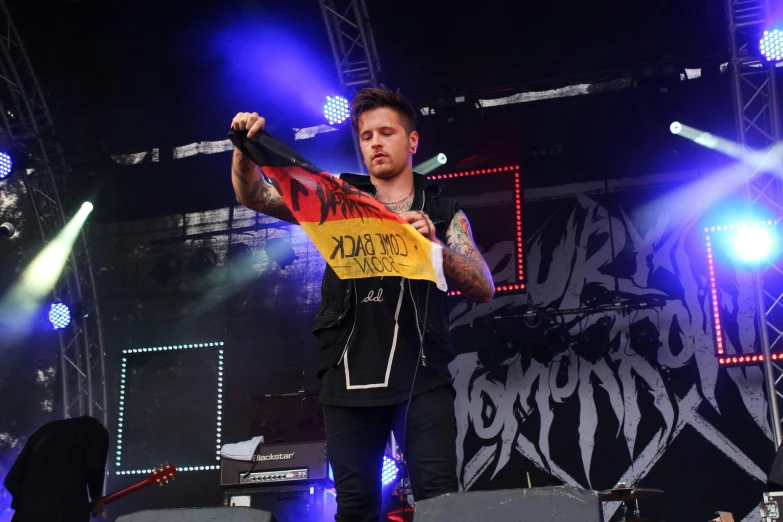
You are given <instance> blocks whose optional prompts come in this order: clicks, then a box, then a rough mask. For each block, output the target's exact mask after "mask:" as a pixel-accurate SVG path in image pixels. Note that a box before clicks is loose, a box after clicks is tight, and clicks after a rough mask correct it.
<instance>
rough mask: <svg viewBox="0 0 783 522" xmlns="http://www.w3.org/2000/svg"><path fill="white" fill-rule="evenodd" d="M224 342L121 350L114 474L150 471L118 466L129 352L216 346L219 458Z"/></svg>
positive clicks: (205, 467)
mask: <svg viewBox="0 0 783 522" xmlns="http://www.w3.org/2000/svg"><path fill="white" fill-rule="evenodd" d="M224 345H225V343H223V342H222V341H220V342H210V343H195V344H178V345H171V346H155V347H152V348H131V349H128V350H123V351H122V355H123V357H122V363H121V369H120V401H119V404H118V406H117V408H118V412H117V449H116V453H117V454H116V457H115V462H114V466H115V472H114V473H115V474H116V475H145V474H149V473H152V472H153V470H152V469H123V470H121V469H120V467H121V466H122V432H123V423H124V420H123V419H124V417H125V392H126V380H127V371H128V356H129V355H131V354H137V353H151V352H170V351H172V350H192V349H197V348H214V347H218V348H219V349H218V364H217V369H218V381H217V403H216V404H217V420H216V440H215V448H216V449H215V460H217V461H219V460H220V448H221V440H222V437H223V363H224V359H223V357H224V354H223V346H224ZM189 464H190V463H189ZM215 469H220V466H219V465H217V464H212V465H209V464H206V465H199V466H190V465H187V466H180V465H179V464H177V471H209V470H215Z"/></svg>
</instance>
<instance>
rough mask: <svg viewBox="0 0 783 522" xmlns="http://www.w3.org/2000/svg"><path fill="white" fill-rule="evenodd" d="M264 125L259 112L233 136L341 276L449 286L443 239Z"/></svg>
mask: <svg viewBox="0 0 783 522" xmlns="http://www.w3.org/2000/svg"><path fill="white" fill-rule="evenodd" d="M259 122H260V123H259ZM256 127H258V129H256ZM262 128H263V119H262V118H258V119H257V120H255V122H254V124H253V125H252V126H251V129H250V130H251V133H252V134H253V135H252V136H251V137H248V134H251V133H248V132H247V131H240V130H232V131H231V132H230V133H229V138H230V139H231V141H232V143H233V144H234V145H235V146H236V147H237V148H238V149H239V150H240V151H241V152H242V153H243V154H244V155H245V156H246V157H248V158H251V159H252V160H253V162H254V163H255V164H257V165H258V166H259V167H261V170H262V171H263V173H264V175H265V176H266V177H267V178H268V179H269V180H270V182H271V183H272V185H273V186H274V187H275V189H276V191H277V192H278V193H279V194H280V196H282V198H283V201H284V202H285V204H286V206H287V207H288V208H289V209H290V210H291V212H292V214H293V215H294V217H295V218H296V220H297V221H298V222H299V224H300V225H301V226H302V228H304V230H305V232H306V233H307V235H308V236H309V237H310V239H311V240H312V241H313V243H314V244H315V246H316V248H317V249H318V251H319V252H320V253H321V255H322V256H323V257H324V258H325V259H326V262H327V263H328V264H329V266H331V267H332V269H334V271H335V273H336V274H337V276H338V277H340V278H341V279H356V278H363V277H377V276H390V275H391V276H401V277H407V278H409V279H425V280H429V281H432V282H434V283H436V284H437V286H438V288H439V289H440V290H442V291H444V292H445V291H446V290H447V285H446V279H445V276H444V274H443V247H442V246H441V245H440V244H438V243H437V242H432V241H430V240H428V239H427V238H425V237H424V236H423V235H422V234H421V233H419V232H418V231H417V228H414V227H413V226H411V225H410V224H409V223H408V221H406V219H403V218H402V217H401V216H398V215H397V214H395V213H394V212H392V211H390V210H389V209H387V208H386V206H385V205H383V204H382V203H380V202H379V201H377V200H375V198H373V197H372V196H371V195H369V194H366V193H364V192H362V191H360V190H358V189H356V188H355V187H353V186H352V185H350V184H349V183H347V182H345V181H343V180H341V179H339V178H336V177H334V176H332V175H331V174H329V173H326V172H323V171H321V170H320V169H318V168H316V167H315V166H314V165H313V164H312V163H310V162H308V161H307V160H305V159H304V158H302V157H300V156H299V155H298V154H297V153H296V152H294V151H293V150H292V149H290V148H289V147H288V146H286V145H285V144H283V143H282V142H281V141H279V140H277V139H275V138H274V137H272V136H271V135H270V134H269V133H267V132H265V131H263V130H260V129H262ZM424 217H425V219H426V222H428V226H430V227H431V222H429V218H426V215H425V216H424ZM416 221H421V219H418V220H416ZM414 223H416V222H414ZM418 228H420V229H421V226H419V227H418Z"/></svg>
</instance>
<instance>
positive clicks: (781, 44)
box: [759, 29, 783, 62]
mask: <svg viewBox="0 0 783 522" xmlns="http://www.w3.org/2000/svg"><path fill="white" fill-rule="evenodd" d="M759 50H760V51H761V54H762V55H764V57H765V58H766V59H767V61H769V62H779V61H780V60H783V31H781V30H779V29H774V30H771V31H764V34H763V36H762V37H761V41H760V42H759Z"/></svg>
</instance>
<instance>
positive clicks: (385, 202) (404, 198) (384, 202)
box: [375, 187, 413, 205]
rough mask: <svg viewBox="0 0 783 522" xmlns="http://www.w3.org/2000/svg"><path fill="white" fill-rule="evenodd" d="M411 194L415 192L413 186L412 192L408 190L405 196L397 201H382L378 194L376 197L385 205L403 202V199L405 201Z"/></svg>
mask: <svg viewBox="0 0 783 522" xmlns="http://www.w3.org/2000/svg"><path fill="white" fill-rule="evenodd" d="M411 194H413V187H411V191H410V192H408V193H407V194H406V195H405V196H403V197H402V198H400V199H398V200H396V201H381V200H380V199H378V197H377V196H376V197H375V199H378V201H379V202H380V203H383V204H384V205H394V204H396V203H402V202H403V201H405V200H406V199H408V198H409V197H411Z"/></svg>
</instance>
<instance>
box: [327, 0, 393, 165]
mask: <svg viewBox="0 0 783 522" xmlns="http://www.w3.org/2000/svg"><path fill="white" fill-rule="evenodd" d="M318 3H319V4H320V5H321V14H322V15H323V17H324V24H325V25H326V33H327V35H328V36H329V46H330V47H331V48H332V56H333V57H334V64H335V66H336V67H337V74H338V76H339V77H340V85H341V87H342V89H343V91H345V93H346V94H347V93H349V92H352V91H357V90H359V89H361V88H362V87H378V84H379V81H378V73H380V72H381V62H380V59H379V58H378V49H377V48H376V47H375V38H374V37H373V34H372V26H371V25H370V14H369V12H368V11H367V4H365V1H364V0H318ZM353 149H354V152H355V153H356V164H357V168H358V170H357V172H364V160H363V159H362V151H361V150H359V143H358V142H357V141H356V140H353Z"/></svg>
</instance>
